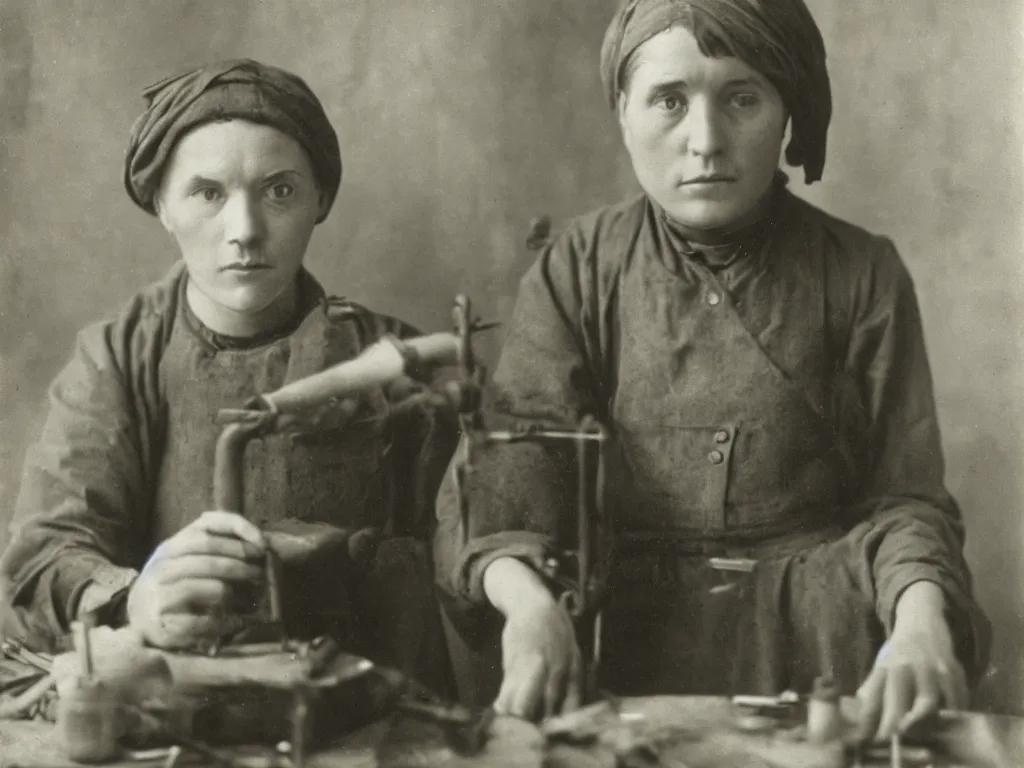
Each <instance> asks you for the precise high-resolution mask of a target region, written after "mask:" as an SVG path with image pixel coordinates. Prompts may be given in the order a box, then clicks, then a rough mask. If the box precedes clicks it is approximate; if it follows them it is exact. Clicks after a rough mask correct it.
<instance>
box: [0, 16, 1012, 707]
mask: <svg viewBox="0 0 1024 768" xmlns="http://www.w3.org/2000/svg"><path fill="white" fill-rule="evenodd" d="M809 4H810V5H811V7H812V10H813V11H814V12H815V14H816V16H817V18H818V20H819V22H820V24H821V27H822V30H823V33H824V35H825V38H826V42H827V44H828V46H829V52H830V62H831V67H832V71H833V82H834V86H835V92H836V122H835V125H834V129H833V132H832V135H831V148H830V149H831V151H830V159H829V164H828V166H827V168H826V180H825V181H824V182H823V183H821V184H819V185H815V187H813V188H811V189H805V188H803V187H802V185H799V184H797V185H795V186H796V187H797V189H798V191H799V192H800V193H801V194H806V196H807V197H808V198H810V199H811V200H813V201H814V202H816V203H818V204H821V205H823V206H824V207H825V208H827V209H829V210H830V211H832V212H834V213H837V214H839V215H841V216H845V217H848V218H851V219H853V220H854V221H856V222H858V223H861V224H863V225H865V226H868V227H870V228H872V229H875V230H878V231H883V232H886V233H888V234H890V235H891V236H892V237H893V238H894V239H895V240H896V241H897V243H898V244H899V246H900V248H901V250H902V252H903V254H904V256H905V258H906V260H907V262H908V263H909V265H910V268H911V270H912V272H913V274H914V276H915V278H916V280H917V285H918V290H919V293H920V295H921V303H922V306H923V311H924V316H925V323H926V330H927V334H928V341H929V343H930V346H931V355H932V362H933V367H934V370H935V375H936V380H937V396H938V400H939V408H940V411H941V415H942V422H943V427H944V429H945V440H946V446H947V455H948V460H949V473H948V477H949V484H950V486H951V488H952V490H953V491H954V492H955V493H956V494H957V496H958V497H959V498H960V500H961V501H962V503H963V506H964V508H965V514H966V516H967V520H968V524H969V526H970V543H969V555H970V558H971V562H972V564H973V567H974V570H975V573H976V576H977V584H978V592H979V594H980V595H981V598H982V600H983V601H984V603H985V606H986V607H987V609H988V610H989V612H990V613H991V615H992V617H993V619H994V622H995V626H996V631H997V633H998V638H997V648H996V662H997V665H998V674H994V675H993V676H992V679H991V680H989V681H988V682H987V684H986V690H985V692H984V698H985V701H986V702H987V703H990V704H994V705H995V706H998V707H1000V708H1005V709H1015V710H1019V709H1020V708H1021V707H1022V705H1024V680H1022V677H1024V673H1022V669H1021V661H1020V657H1021V656H1022V654H1021V652H1020V638H1021V637H1022V636H1024V617H1022V614H1024V607H1022V606H1024V600H1022V596H1021V592H1022V589H1021V587H1022V586H1024V568H1022V544H1024V541H1022V528H1021V519H1022V515H1021V504H1020V502H1021V498H1022V494H1021V480H1020V476H1021V472H1020V470H1021V468H1022V458H1024V449H1022V435H1021V428H1022V426H1024V414H1022V413H1021V405H1020V404H1021V403H1022V402H1024V396H1022V395H1024V366H1022V365H1021V362H1020V361H1021V355H1020V353H1021V351H1022V350H1021V346H1022V343H1021V341H1020V338H1021V333H1020V328H1021V319H1022V318H1021V298H1022V293H1024V291H1022V284H1021V282H1022V281H1021V277H1022V271H1021V266H1020V264H1021V261H1020V259H1021V255H1022V253H1021V252H1022V247H1021V239H1020V233H1021V218H1022V217H1021V213H1022V202H1024V200H1022V190H1021V171H1022V165H1021V140H1022V114H1021V100H1020V92H1021V83H1022V80H1021V74H1022V72H1021V66H1020V55H1021V37H1020V23H1021V20H1022V13H1021V3H1020V2H1018V1H1017V0H972V2H970V3H963V2H955V1H954V0H900V1H899V2H895V1H894V0H857V2H839V1H838V0H809ZM611 5H612V3H611V2H610V0H388V2H374V1H373V0H334V2H328V0H291V1H290V2H286V1H285V0H262V1H260V2H257V0H218V2H216V3H214V2H201V1H200V0H90V2H87V3H86V2H81V3H77V2H71V1H70V0H64V1H62V0H0V518H2V517H3V516H5V515H6V514H7V511H8V510H9V508H10V505H11V504H12V502H13V496H14V493H15V491H16V486H17V481H18V474H19V465H20V462H21V458H22V455H23V452H24V449H25V446H26V443H27V441H28V440H29V439H30V436H31V434H32V433H33V432H34V430H35V429H36V428H37V427H38V422H39V419H40V418H41V405H42V395H43V390H44V387H45V386H46V384H47V382H48V381H49V379H50V378H51V377H52V376H53V374H54V373H55V372H56V370H57V368H58V367H59V366H60V364H61V363H62V361H63V360H64V359H65V357H66V355H67V353H68V349H69V345H70V343H71V341H72V338H73V334H74V332H75V330H76V329H77V328H79V327H80V326H81V325H83V324H84V323H86V322H88V321H91V320H93V319H96V318H98V317H100V316H102V315H104V314H107V313H109V312H111V311H112V310H113V309H114V308H115V307H116V306H118V305H119V304H120V303H121V302H122V301H124V300H125V299H127V298H128V297H129V296H130V294H131V293H132V292H133V290H135V289H136V288H137V287H139V286H141V285H143V284H144V283H146V282H147V281H149V280H152V279H155V278H157V277H158V276H160V275H161V274H162V273H163V272H164V271H165V270H166V269H167V267H168V265H169V264H170V263H171V261H172V260H173V258H174V253H173V251H172V249H171V246H170V243H169V242H168V240H167V238H166V237H165V236H164V234H163V232H162V230H160V228H159V226H158V225H157V224H156V223H155V221H153V220H151V219H149V218H148V217H147V216H145V215H144V214H142V213H140V212H138V211H137V210H136V209H134V208H133V207H132V205H131V204H130V203H129V201H128V199H127V197H126V196H125V195H124V194H123V192H122V189H121V186H120V185H121V181H120V163H121V159H122V153H123V149H124V144H125V137H126V135H127V131H128V127H129V125H130V123H131V120H132V119H133V117H134V116H135V115H136V113H137V111H138V110H139V108H140V106H141V101H140V98H139V92H140V89H141V88H142V87H143V86H145V85H147V84H149V83H150V82H153V81H154V80H156V79H158V78H159V77H162V76H163V75H165V74H167V73H168V72H170V71H175V70H177V69H180V68H184V67H187V66H190V65H192V64H194V63H198V62H202V61H204V60H207V59H211V58H214V57H229V56H252V57H255V58H260V59H263V60H265V61H267V62H270V63H276V64H279V65H282V66H285V67H287V68H289V69H292V70H294V71H296V72H298V73H300V74H302V75H303V76H304V77H305V78H306V79H307V81H308V82H309V83H310V85H311V86H312V87H313V88H314V90H315V91H317V93H318V94H319V95H320V96H321V98H322V99H323V101H324V103H325V105H326V107H327V110H328V112H329V114H330V116H331V118H332V119H333V120H334V121H335V123H336V125H337V127H338V129H339V134H340V136H341V140H342V145H343V151H344V156H345V160H346V170H345V182H344V185H343V188H342V194H341V195H340V197H339V199H338V203H337V206H336V208H335V211H334V213H333V214H332V215H331V218H330V219H329V220H328V221H327V222H326V223H325V224H324V225H322V226H321V227H320V228H319V230H318V234H317V235H316V236H315V237H314V241H313V244H312V251H311V255H310V262H309V263H310V265H311V267H312V269H313V270H314V272H315V273H317V274H318V275H319V276H320V277H321V279H322V280H323V281H324V282H325V283H326V284H327V286H328V287H329V288H330V289H331V290H333V291H334V292H336V293H342V294H346V295H349V296H352V297H354V298H357V299H358V300H360V301H363V302H365V303H368V304H370V305H371V306H374V307H377V308H380V309H382V310H386V311H389V312H393V313H397V314H400V315H402V316H404V317H406V318H408V319H410V320H412V321H413V322H415V323H417V324H420V325H421V326H423V327H424V328H430V329H434V328H440V327H443V326H445V325H446V324H447V317H448V315H447V312H448V306H449V301H450V297H451V296H452V294H453V293H454V292H456V291H467V292H469V293H470V294H471V295H472V296H473V297H474V298H475V299H476V300H477V301H478V303H479V304H480V305H481V306H482V308H483V309H484V311H485V313H486V314H487V315H489V316H496V317H499V318H506V317H507V315H508V312H509V310H510V305H511V301H512V298H513V296H514V292H515V287H516V281H517V279H518V276H519V274H521V272H522V271H523V269H524V268H525V267H526V265H527V264H528V263H529V260H530V257H529V255H528V254H527V253H526V252H525V251H524V249H523V248H522V245H521V244H522V241H523V236H524V233H525V228H526V223H527V222H528V221H529V219H530V218H531V217H532V216H534V215H536V214H537V213H539V212H547V213H551V214H553V215H554V216H555V217H556V219H561V218H564V217H567V216H569V215H572V214H574V213H578V212H582V211H584V210H586V209H588V208H590V207H593V206H594V205H596V204H598V203H601V202H605V201H612V200H614V199H616V198H617V197H619V196H620V195H621V194H622V192H623V191H625V190H627V189H630V188H631V183H632V182H631V177H630V175H629V171H628V166H627V165H626V164H625V162H624V158H623V155H622V152H621V151H620V149H619V145H618V139H617V136H616V133H615V127H614V125H613V123H612V121H611V120H610V119H609V116H608V115H607V114H606V112H605V110H604V108H603V105H602V101H601V95H600V88H599V85H598V82H597V74H596V61H597V46H598V44H599V40H600V36H601V34H602V32H603V27H604V24H605V21H606V19H607V17H608V15H609V14H610V8H611ZM486 352H487V354H488V355H489V356H493V353H494V349H493V344H492V345H491V347H490V348H488V349H487V350H486ZM4 537H5V534H3V533H0V546H2V544H3V541H4Z"/></svg>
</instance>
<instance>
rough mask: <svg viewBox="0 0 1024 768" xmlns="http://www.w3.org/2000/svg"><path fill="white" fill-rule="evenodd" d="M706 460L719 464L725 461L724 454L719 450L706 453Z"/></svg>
mask: <svg viewBox="0 0 1024 768" xmlns="http://www.w3.org/2000/svg"><path fill="white" fill-rule="evenodd" d="M708 461H710V462H711V463H712V464H721V463H722V462H723V461H725V455H724V454H723V453H722V452H721V451H712V452H711V453H709V454H708Z"/></svg>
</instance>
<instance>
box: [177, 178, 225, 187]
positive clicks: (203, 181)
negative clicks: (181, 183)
mask: <svg viewBox="0 0 1024 768" xmlns="http://www.w3.org/2000/svg"><path fill="white" fill-rule="evenodd" d="M219 186H222V183H221V182H219V181H217V180H216V179H208V178H207V177H205V176H199V175H196V176H190V177H189V178H188V181H186V182H185V187H186V188H188V189H195V188H196V187H219Z"/></svg>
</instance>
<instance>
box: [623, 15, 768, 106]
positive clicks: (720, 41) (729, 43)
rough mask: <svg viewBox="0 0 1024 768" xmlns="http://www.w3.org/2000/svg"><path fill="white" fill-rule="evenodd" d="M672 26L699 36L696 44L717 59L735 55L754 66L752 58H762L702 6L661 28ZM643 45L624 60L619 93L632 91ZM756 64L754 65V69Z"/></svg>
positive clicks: (695, 36) (665, 30) (707, 54)
mask: <svg viewBox="0 0 1024 768" xmlns="http://www.w3.org/2000/svg"><path fill="white" fill-rule="evenodd" d="M673 27H682V28H683V29H685V30H686V31H688V32H689V33H690V34H691V35H693V36H694V38H696V40H697V47H698V48H699V49H700V52H701V53H703V54H704V55H705V56H709V57H711V58H714V59H717V58H724V57H726V56H735V57H737V58H740V59H743V60H744V61H745V62H747V63H748V64H751V66H754V65H753V64H752V63H751V62H752V61H756V60H757V59H758V58H759V57H758V56H757V55H756V54H755V52H754V51H753V50H749V51H747V50H745V49H744V48H745V47H744V46H742V44H741V43H739V41H737V40H735V39H733V38H732V37H730V36H729V33H728V32H727V31H726V30H725V28H724V27H723V26H722V25H721V24H719V23H718V22H717V21H715V20H714V19H713V18H711V17H710V16H708V15H707V14H706V13H705V12H704V11H703V10H702V9H700V8H694V7H692V6H691V7H690V8H689V13H687V14H686V17H685V18H682V19H680V20H679V21H677V22H675V23H673V24H672V25H671V26H669V27H666V28H665V29H664V30H662V31H663V32H667V31H668V30H670V29H672V28H673ZM642 48H643V45H640V46H638V47H637V48H636V49H635V50H634V51H633V52H632V53H630V54H629V56H627V57H626V60H625V61H624V62H623V63H622V68H621V70H620V75H619V83H618V90H619V92H620V93H625V92H627V91H629V86H630V84H631V83H632V80H633V75H635V74H636V70H637V68H638V67H639V66H640V56H639V54H640V51H641V49H642ZM744 54H748V55H744ZM757 68H758V67H755V69H757Z"/></svg>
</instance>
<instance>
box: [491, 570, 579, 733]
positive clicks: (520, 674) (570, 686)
mask: <svg viewBox="0 0 1024 768" xmlns="http://www.w3.org/2000/svg"><path fill="white" fill-rule="evenodd" d="M484 591H485V592H486V593H487V596H488V599H490V601H491V602H492V603H493V604H494V605H495V607H496V608H498V610H499V611H501V612H502V613H503V614H504V615H505V628H504V630H503V632H502V636H501V651H502V654H501V658H502V669H503V672H504V677H503V679H502V684H501V690H500V691H499V692H498V698H497V699H496V700H495V703H494V709H495V711H497V712H498V713H499V714H509V715H514V716H516V717H521V718H525V719H527V720H536V719H540V718H543V717H548V716H550V715H554V714H557V713H558V712H562V711H569V710H573V709H577V708H578V707H579V705H580V685H581V676H582V671H581V670H582V663H581V659H580V652H579V647H578V646H577V644H576V634H575V631H574V629H573V626H572V619H571V618H570V617H569V614H568V613H567V612H566V611H565V609H564V608H562V606H560V605H559V604H558V603H557V602H556V601H555V599H554V598H553V597H552V596H551V593H550V592H549V591H548V590H547V588H546V587H545V586H544V584H543V582H542V581H541V580H540V578H539V577H538V576H537V574H535V573H534V572H533V571H532V570H530V568H529V567H528V566H526V565H524V564H523V563H521V562H519V561H518V560H513V559H511V558H502V559H500V560H496V561H495V562H494V563H492V564H491V565H490V566H489V567H488V569H487V571H486V572H485V573H484Z"/></svg>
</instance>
